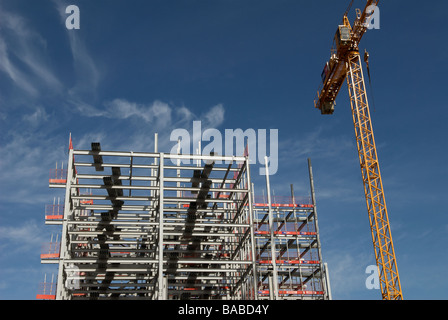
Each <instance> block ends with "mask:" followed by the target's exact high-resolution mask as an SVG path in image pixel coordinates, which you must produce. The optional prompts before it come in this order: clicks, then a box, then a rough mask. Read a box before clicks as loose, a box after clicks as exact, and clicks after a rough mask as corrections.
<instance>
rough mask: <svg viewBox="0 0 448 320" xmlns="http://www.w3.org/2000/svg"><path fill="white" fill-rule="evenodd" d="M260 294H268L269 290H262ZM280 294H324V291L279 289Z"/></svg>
mask: <svg viewBox="0 0 448 320" xmlns="http://www.w3.org/2000/svg"><path fill="white" fill-rule="evenodd" d="M258 293H259V294H263V295H268V294H269V290H260V291H258ZM278 294H299V295H323V294H324V292H323V291H311V290H279V291H278Z"/></svg>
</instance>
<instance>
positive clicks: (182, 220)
mask: <svg viewBox="0 0 448 320" xmlns="http://www.w3.org/2000/svg"><path fill="white" fill-rule="evenodd" d="M308 166H309V173H310V176H309V178H310V189H311V191H310V196H305V197H298V196H295V195H294V192H293V188H292V186H291V195H290V196H287V197H271V191H270V185H269V174H268V172H266V173H267V175H266V193H265V194H264V195H262V196H261V195H255V194H254V192H253V190H254V187H253V184H252V182H251V175H250V166H249V157H248V156H247V155H245V156H220V155H215V154H211V155H184V154H168V153H162V152H158V151H157V149H156V150H155V152H152V153H150V152H148V153H147V152H122V151H103V150H102V149H101V146H100V144H99V143H92V144H91V149H90V150H76V149H73V147H72V146H71V142H70V148H69V156H68V165H67V166H66V168H59V169H53V170H52V171H51V172H50V179H49V184H50V187H51V188H62V189H64V190H65V196H64V199H63V201H60V202H59V203H56V201H55V202H54V203H53V204H50V205H48V206H47V207H46V216H45V223H46V224H54V225H59V228H60V227H62V233H59V232H60V230H58V236H57V238H56V240H53V239H52V240H51V243H48V244H45V245H44V246H43V249H42V252H41V261H42V263H53V264H57V265H58V269H57V270H58V271H57V274H53V275H52V276H51V279H50V277H47V276H45V279H44V282H43V283H41V286H40V288H39V292H38V294H37V296H36V298H37V299H49V300H51V299H58V300H59V299H89V300H92V299H151V300H157V299H158V300H161V299H162V300H171V299H174V300H178V299H182V300H190V299H195V300H202V299H204V300H206V299H220V300H252V299H254V300H260V299H270V300H274V299H293V300H294V299H319V300H321V299H331V290H330V285H329V278H328V272H327V267H326V264H324V263H323V260H322V254H321V245H320V240H319V229H318V222H317V212H316V202H315V197H314V186H313V176H312V170H311V163H310V161H309V163H308ZM266 170H268V168H266Z"/></svg>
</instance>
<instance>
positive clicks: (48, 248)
mask: <svg viewBox="0 0 448 320" xmlns="http://www.w3.org/2000/svg"><path fill="white" fill-rule="evenodd" d="M60 247H61V245H60V243H59V242H49V243H45V244H43V246H42V251H41V255H40V258H41V259H57V258H59V251H60Z"/></svg>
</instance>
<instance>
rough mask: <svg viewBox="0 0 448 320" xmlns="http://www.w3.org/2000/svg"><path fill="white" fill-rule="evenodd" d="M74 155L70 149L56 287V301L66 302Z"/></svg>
mask: <svg viewBox="0 0 448 320" xmlns="http://www.w3.org/2000/svg"><path fill="white" fill-rule="evenodd" d="M73 160H74V155H73V149H69V152H68V168H67V181H66V184H65V199H64V220H63V222H62V236H61V249H60V254H59V268H58V283H57V287H56V300H65V299H68V298H69V296H68V293H67V290H66V287H65V283H64V260H65V259H67V258H69V257H67V255H68V248H67V245H69V241H68V239H67V237H68V224H67V220H68V219H72V218H73V217H72V213H73V207H72V203H71V190H72V187H71V185H72V183H73V176H74V172H75V169H74V167H73V166H74V164H73Z"/></svg>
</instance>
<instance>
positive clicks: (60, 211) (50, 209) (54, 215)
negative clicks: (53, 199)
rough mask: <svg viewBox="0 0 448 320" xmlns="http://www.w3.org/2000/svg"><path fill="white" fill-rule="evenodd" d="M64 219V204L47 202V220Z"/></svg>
mask: <svg viewBox="0 0 448 320" xmlns="http://www.w3.org/2000/svg"><path fill="white" fill-rule="evenodd" d="M62 219H64V205H63V204H47V205H46V206H45V220H62Z"/></svg>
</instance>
